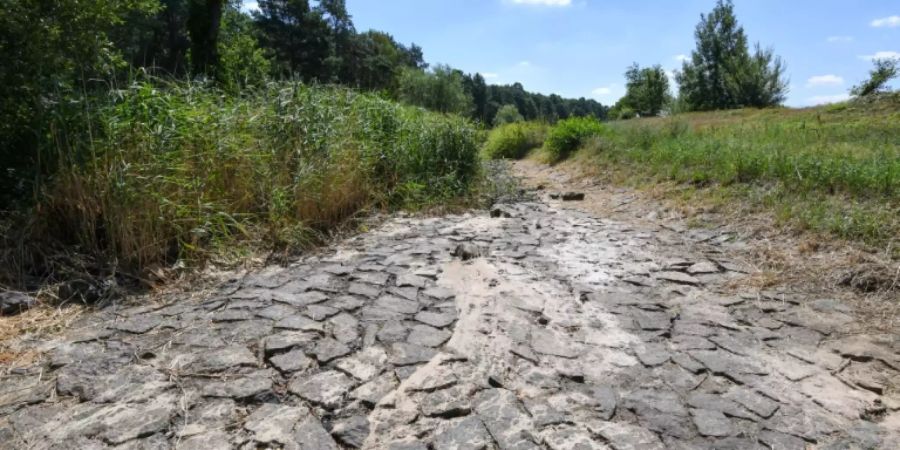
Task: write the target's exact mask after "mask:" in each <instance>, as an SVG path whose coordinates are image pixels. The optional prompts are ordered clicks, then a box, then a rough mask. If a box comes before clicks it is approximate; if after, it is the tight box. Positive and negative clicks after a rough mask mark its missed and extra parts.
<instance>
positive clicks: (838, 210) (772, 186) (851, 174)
mask: <svg viewBox="0 0 900 450" xmlns="http://www.w3.org/2000/svg"><path fill="white" fill-rule="evenodd" d="M515 126H517V125H512V127H515ZM518 126H522V127H525V126H529V127H533V126H532V125H518ZM509 127H510V126H506V127H505V128H501V129H497V130H495V132H494V135H492V136H491V137H490V138H489V141H488V142H489V143H490V144H491V145H490V146H489V147H487V148H486V149H485V150H484V151H483V154H485V155H486V156H488V157H491V156H497V155H498V152H497V151H496V150H495V149H496V148H499V147H500V145H501V144H502V143H501V142H498V141H499V138H500V137H501V135H502V136H515V135H516V133H513V132H511V130H510V129H509ZM564 128H566V127H565V126H559V125H558V126H557V127H556V128H554V129H551V130H550V131H549V133H548V135H552V134H554V132H557V133H559V132H562V131H563V129H564ZM569 128H571V127H569ZM520 134H521V133H520ZM570 140H571V142H577V143H578V147H579V150H578V151H577V152H574V153H573V154H572V156H570V157H569V160H570V161H571V162H570V163H571V164H577V165H578V166H579V168H580V169H583V170H587V171H589V172H591V173H593V174H595V175H597V176H600V177H604V178H607V179H609V180H610V181H614V182H617V183H626V184H630V185H636V186H645V187H652V186H657V185H659V184H660V183H668V184H672V185H673V186H674V188H673V189H671V190H670V191H671V192H670V193H669V195H671V196H678V197H679V198H680V200H682V201H689V202H695V203H696V202H700V203H703V204H705V205H707V206H708V207H711V208H720V209H730V210H733V211H734V210H743V211H750V210H756V211H767V212H770V213H772V214H775V215H776V217H778V218H779V219H780V220H781V221H782V222H783V223H790V224H792V225H795V226H798V227H800V228H805V229H810V230H814V231H817V232H826V233H830V234H833V235H836V236H839V237H842V238H848V239H853V240H858V241H861V242H865V243H868V244H872V245H876V246H879V247H881V248H885V249H888V251H889V252H890V253H894V254H895V255H897V254H900V250H898V247H900V246H898V243H900V95H897V94H891V95H885V96H882V97H880V98H878V99H876V100H866V101H855V102H847V103H841V104H835V105H828V106H821V107H816V108H806V109H787V108H773V109H740V110H729V111H715V112H701V113H685V114H677V115H674V116H670V117H663V118H648V119H635V120H626V121H617V122H611V123H608V124H606V125H605V128H603V129H602V130H599V131H595V132H592V135H591V136H590V137H585V136H583V135H582V136H575V135H573V136H571V139H570ZM537 145H540V144H537ZM518 153H519V154H522V153H524V152H521V151H519V152H518ZM550 153H552V154H554V155H558V154H559V152H558V151H552V149H549V148H548V143H544V145H543V149H542V152H540V154H541V156H542V157H543V158H544V159H546V160H552V161H554V162H555V161H557V160H558V158H556V157H555V156H554V157H552V158H551V157H550ZM501 156H502V155H501Z"/></svg>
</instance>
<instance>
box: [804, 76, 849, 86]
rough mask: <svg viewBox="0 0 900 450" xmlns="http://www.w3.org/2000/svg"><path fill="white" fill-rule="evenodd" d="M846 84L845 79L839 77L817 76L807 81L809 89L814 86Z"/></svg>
mask: <svg viewBox="0 0 900 450" xmlns="http://www.w3.org/2000/svg"><path fill="white" fill-rule="evenodd" d="M842 84H844V79H843V78H841V77H839V76H837V75H831V74H829V75H816V76H814V77H810V79H809V80H806V86H807V87H813V86H840V85H842Z"/></svg>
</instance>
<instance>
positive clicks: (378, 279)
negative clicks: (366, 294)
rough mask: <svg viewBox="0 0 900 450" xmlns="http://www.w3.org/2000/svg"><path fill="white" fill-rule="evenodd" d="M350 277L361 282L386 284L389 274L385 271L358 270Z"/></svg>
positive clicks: (378, 284)
mask: <svg viewBox="0 0 900 450" xmlns="http://www.w3.org/2000/svg"><path fill="white" fill-rule="evenodd" d="M352 278H353V279H354V280H356V281H359V282H362V283H368V284H374V285H377V286H386V285H387V284H388V280H390V278H391V274H389V273H385V272H359V273H357V274H354V275H353V277H352Z"/></svg>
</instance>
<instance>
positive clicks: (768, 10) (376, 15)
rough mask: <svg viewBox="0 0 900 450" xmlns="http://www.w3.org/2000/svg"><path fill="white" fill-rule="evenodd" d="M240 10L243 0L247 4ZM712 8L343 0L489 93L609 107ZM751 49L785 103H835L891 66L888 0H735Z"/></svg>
mask: <svg viewBox="0 0 900 450" xmlns="http://www.w3.org/2000/svg"><path fill="white" fill-rule="evenodd" d="M249 3H251V2H248V4H249ZM714 4H715V0H679V1H677V2H676V1H671V0H644V1H640V2H636V1H630V0H347V8H348V10H349V11H350V14H351V15H352V16H353V21H354V23H355V24H356V27H357V29H358V30H361V31H362V30H367V29H370V28H371V29H377V30H383V31H387V32H389V33H391V34H393V35H394V36H395V37H396V38H397V39H398V40H399V41H400V42H403V43H406V44H408V43H410V42H415V43H416V44H418V45H420V46H422V47H423V49H424V51H425V58H426V59H427V61H428V62H430V63H432V64H434V63H444V64H449V65H451V66H453V67H456V68H459V69H462V70H464V71H466V72H480V73H482V74H484V75H485V76H486V78H487V79H488V82H489V83H499V84H506V83H512V82H515V81H518V82H521V83H522V84H523V85H525V88H526V89H528V90H532V91H538V92H543V93H558V94H560V95H563V96H566V97H582V96H583V97H592V98H595V99H597V100H599V101H601V102H603V103H604V104H612V103H614V102H615V101H616V100H617V99H618V98H619V97H621V96H622V95H623V94H624V79H623V75H622V74H623V73H624V71H625V69H626V67H627V66H628V65H630V64H631V63H632V62H637V63H639V64H641V65H652V64H662V65H663V67H664V68H666V69H667V70H670V69H676V68H678V67H680V64H681V63H680V62H679V58H682V57H684V55H689V54H690V52H691V50H692V49H693V48H694V37H693V32H694V27H695V26H696V24H697V22H698V21H699V19H700V14H701V13H705V12H708V11H709V10H711V9H712V7H713V5H714ZM735 8H736V11H737V15H738V19H739V20H740V21H741V23H742V24H743V25H744V29H745V30H746V32H747V34H748V37H749V38H750V40H751V42H756V41H759V42H760V43H761V44H762V45H763V46H772V47H774V49H775V52H776V54H778V55H781V56H782V57H783V58H784V60H785V61H786V62H787V66H788V75H789V77H790V81H791V83H790V87H791V90H790V94H789V97H788V101H787V104H788V105H790V106H807V105H812V104H819V103H825V102H829V101H836V100H841V99H844V98H846V94H847V91H848V90H849V88H850V87H851V86H853V85H854V84H856V83H858V82H859V81H860V80H862V79H864V78H865V76H866V74H867V73H868V70H869V68H870V67H871V62H870V59H871V58H872V57H873V56H875V55H878V56H882V57H889V56H896V57H900V2H898V1H897V0H855V1H847V0H815V1H813V0H790V1H785V0H736V1H735Z"/></svg>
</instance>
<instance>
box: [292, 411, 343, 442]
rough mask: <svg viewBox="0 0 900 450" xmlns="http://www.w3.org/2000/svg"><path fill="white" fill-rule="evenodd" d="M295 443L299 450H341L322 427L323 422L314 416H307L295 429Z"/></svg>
mask: <svg viewBox="0 0 900 450" xmlns="http://www.w3.org/2000/svg"><path fill="white" fill-rule="evenodd" d="M294 442H295V443H296V444H298V445H299V450H339V449H340V447H338V445H337V443H336V442H334V439H333V438H332V437H331V435H329V434H328V432H327V431H325V428H324V427H322V422H319V419H316V418H315V416H313V415H311V414H310V415H307V416H306V418H305V419H303V420H302V421H301V422H300V423H299V424H297V425H296V426H295V427H294Z"/></svg>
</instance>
